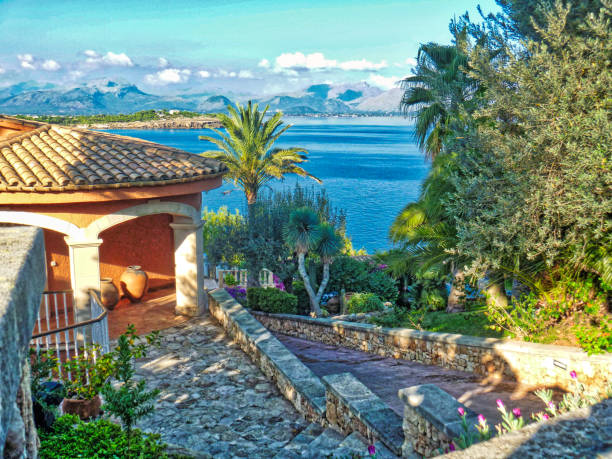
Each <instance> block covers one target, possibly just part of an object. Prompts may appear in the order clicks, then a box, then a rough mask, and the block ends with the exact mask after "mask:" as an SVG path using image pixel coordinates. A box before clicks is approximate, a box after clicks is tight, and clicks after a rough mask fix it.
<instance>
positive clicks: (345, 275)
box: [326, 257, 399, 302]
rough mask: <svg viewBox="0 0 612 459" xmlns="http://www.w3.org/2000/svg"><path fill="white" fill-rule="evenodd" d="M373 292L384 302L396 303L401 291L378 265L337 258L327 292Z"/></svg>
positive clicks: (330, 269)
mask: <svg viewBox="0 0 612 459" xmlns="http://www.w3.org/2000/svg"><path fill="white" fill-rule="evenodd" d="M342 289H344V290H345V291H347V292H371V293H375V294H376V296H378V297H379V298H380V299H381V300H382V301H391V302H394V301H396V300H397V297H398V295H399V291H398V289H397V285H396V283H395V280H394V279H393V278H392V277H391V276H389V275H388V274H387V273H385V272H384V271H383V270H381V269H379V268H378V267H377V266H376V265H371V264H370V263H367V262H363V261H359V260H356V259H355V258H351V257H337V258H336V259H335V260H334V262H333V263H332V264H331V266H330V267H329V283H328V284H327V289H326V291H328V292H339V291H341V290H342Z"/></svg>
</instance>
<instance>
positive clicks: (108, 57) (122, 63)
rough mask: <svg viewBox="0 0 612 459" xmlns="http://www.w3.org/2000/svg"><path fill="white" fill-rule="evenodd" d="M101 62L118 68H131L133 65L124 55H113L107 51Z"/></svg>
mask: <svg viewBox="0 0 612 459" xmlns="http://www.w3.org/2000/svg"><path fill="white" fill-rule="evenodd" d="M102 60H103V61H104V63H105V64H108V65H116V66H118V67H132V66H133V65H134V63H133V62H132V59H130V58H129V56H128V55H127V54H125V53H118V54H117V53H113V52H112V51H109V52H108V53H106V54H105V55H104V57H103V58H102Z"/></svg>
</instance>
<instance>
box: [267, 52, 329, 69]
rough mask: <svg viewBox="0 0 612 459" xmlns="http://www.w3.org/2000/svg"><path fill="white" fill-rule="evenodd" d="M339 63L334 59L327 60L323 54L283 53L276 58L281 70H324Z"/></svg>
mask: <svg viewBox="0 0 612 459" xmlns="http://www.w3.org/2000/svg"><path fill="white" fill-rule="evenodd" d="M337 64H338V62H337V61H336V60H332V59H326V58H325V56H324V55H323V53H311V54H303V53H300V52H299V51H298V52H297V53H283V54H281V55H280V56H278V57H277V58H276V66H277V67H279V68H281V69H296V68H298V69H299V68H304V69H309V70H313V69H324V68H333V67H336V65H337Z"/></svg>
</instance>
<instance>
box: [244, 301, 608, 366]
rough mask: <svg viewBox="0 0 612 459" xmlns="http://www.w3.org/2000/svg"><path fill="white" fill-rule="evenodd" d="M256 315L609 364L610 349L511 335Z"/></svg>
mask: <svg viewBox="0 0 612 459" xmlns="http://www.w3.org/2000/svg"><path fill="white" fill-rule="evenodd" d="M253 315H254V316H255V317H257V316H259V315H263V316H270V317H277V318H279V319H287V320H292V321H295V322H303V323H309V324H314V325H320V326H325V327H332V328H337V327H341V328H345V329H348V330H356V331H363V332H367V333H376V334H379V335H387V336H397V337H406V338H413V339H420V340H423V341H431V342H437V343H446V344H456V345H463V346H470V347H481V348H485V349H494V350H496V351H504V350H505V351H512V352H522V353H526V354H530V355H534V354H536V355H541V356H543V357H550V356H551V354H559V355H560V357H561V358H568V357H570V358H574V359H582V358H584V359H588V360H590V361H592V362H602V363H608V364H609V365H610V366H611V367H612V353H607V354H595V355H590V356H589V355H588V354H587V353H586V352H585V351H583V350H582V349H580V348H578V347H572V346H558V345H554V344H539V343H529V342H525V341H517V340H510V339H499V338H481V337H478V336H469V335H459V334H455V333H440V332H431V331H422V330H415V329H412V328H387V327H381V326H379V325H374V324H364V323H360V322H347V321H342V320H335V319H329V318H319V317H317V318H314V317H309V316H301V315H296V314H271V313H266V312H260V311H253Z"/></svg>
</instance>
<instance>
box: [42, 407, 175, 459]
mask: <svg viewBox="0 0 612 459" xmlns="http://www.w3.org/2000/svg"><path fill="white" fill-rule="evenodd" d="M39 435H40V449H39V457H40V458H41V459H63V458H67V457H71V458H78V457H83V458H99V459H103V458H109V459H115V458H119V457H155V458H162V459H166V458H168V455H167V454H166V453H165V449H166V445H165V444H164V443H162V442H161V441H160V438H161V437H160V436H159V435H157V434H145V433H143V432H141V431H140V430H138V429H134V430H132V434H131V438H130V441H129V442H128V436H127V433H126V432H124V431H123V430H121V427H120V426H118V425H117V424H114V423H112V422H110V421H108V420H106V419H97V420H95V421H91V422H83V421H81V420H80V419H79V418H78V416H75V415H69V414H67V415H64V416H62V417H60V418H58V419H57V420H56V421H55V423H54V424H53V425H52V426H51V429H50V430H49V431H44V430H43V431H39ZM128 444H129V447H128Z"/></svg>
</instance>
